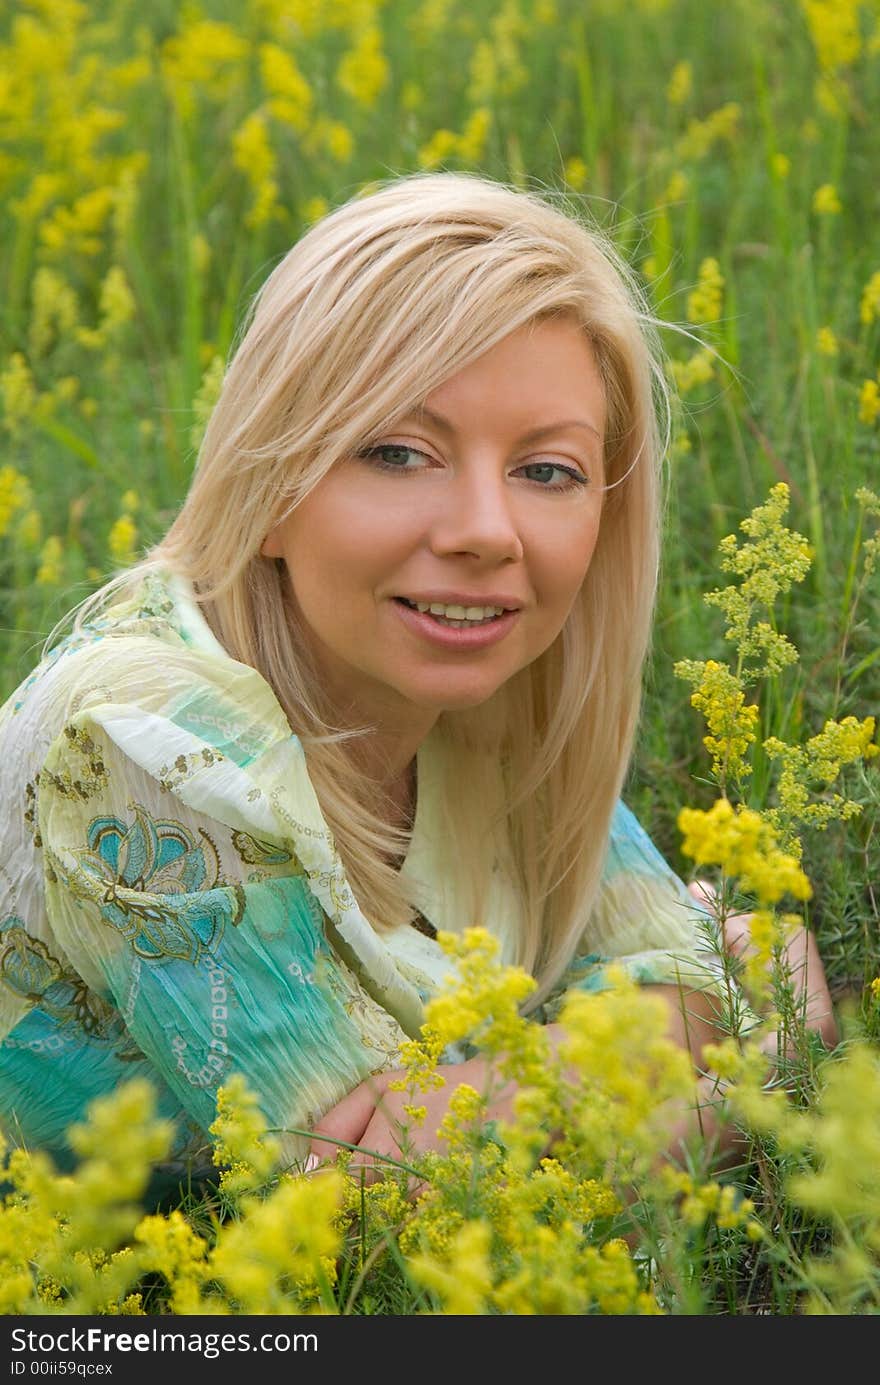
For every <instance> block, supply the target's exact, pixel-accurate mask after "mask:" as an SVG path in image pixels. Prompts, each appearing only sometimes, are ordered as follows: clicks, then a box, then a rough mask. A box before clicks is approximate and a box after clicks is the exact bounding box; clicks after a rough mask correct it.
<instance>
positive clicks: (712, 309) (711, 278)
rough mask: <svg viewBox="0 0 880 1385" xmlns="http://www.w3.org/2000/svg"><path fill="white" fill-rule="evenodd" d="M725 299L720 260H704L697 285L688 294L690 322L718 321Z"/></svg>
mask: <svg viewBox="0 0 880 1385" xmlns="http://www.w3.org/2000/svg"><path fill="white" fill-rule="evenodd" d="M723 301H724V276H723V275H722V273H721V270H720V268H719V265H718V261H717V260H715V259H712V258H711V257H709V258H708V259H705V260H703V262H702V263H701V265H700V269H699V273H698V275H697V286H696V288H695V289H693V290H692V291H691V292H690V293H689V294H688V300H687V317H688V322H697V323H699V322H717V321H718V319H719V318H720V316H721V306H722V303H723Z"/></svg>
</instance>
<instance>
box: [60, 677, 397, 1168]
mask: <svg viewBox="0 0 880 1385" xmlns="http://www.w3.org/2000/svg"><path fill="white" fill-rule="evenodd" d="M179 662H180V661H177V662H176V663H175V661H172V663H171V664H170V665H168V664H167V662H166V665H165V666H164V667H160V668H159V669H158V670H156V671H154V672H153V673H152V674H150V673H149V671H148V670H146V669H144V670H143V673H144V678H145V679H146V680H147V682H149V681H150V679H151V678H152V680H153V682H154V683H158V684H161V685H162V686H161V688H159V687H154V688H153V693H152V695H151V694H150V690H149V689H143V688H142V689H141V691H140V693H139V695H138V697H137V699H136V700H131V701H126V700H121V699H119V697H118V696H117V697H116V698H114V699H112V700H105V701H100V700H96V699H97V698H99V697H100V690H99V689H94V688H93V690H92V693H91V694H90V696H89V697H88V698H87V699H86V700H87V703H88V705H86V706H84V707H81V708H80V710H79V711H76V712H73V713H72V714H70V715H68V716H67V717H66V719H65V722H64V725H63V728H62V730H61V732H60V734H59V735H58V736H57V737H56V739H55V740H54V742H53V743H52V745H51V747H50V749H49V753H48V755H47V756H46V758H45V761H44V764H43V769H42V772H41V775H40V785H39V830H40V835H41V838H42V845H43V855H44V873H45V895H46V911H47V916H48V920H49V923H50V927H51V931H52V934H53V936H54V939H55V941H56V942H57V945H58V948H59V949H60V951H61V952H63V954H64V955H65V956H66V958H67V959H68V961H69V963H70V965H71V967H72V968H73V969H74V971H75V973H76V974H77V975H78V976H79V977H81V978H82V981H83V983H84V985H85V987H86V988H87V989H88V992H89V993H90V994H91V995H92V996H93V997H94V998H95V1001H96V1003H98V1004H102V1003H103V1004H106V1005H108V1006H111V1007H112V1008H113V1009H114V1010H115V1011H116V1012H118V1014H119V1016H120V1017H121V1021H122V1024H123V1025H124V1029H125V1031H126V1034H127V1036H128V1039H129V1041H130V1042H131V1043H132V1044H133V1045H135V1046H136V1048H137V1049H138V1050H140V1052H141V1053H142V1054H143V1055H144V1056H145V1057H146V1059H147V1060H148V1061H149V1064H150V1065H151V1066H152V1069H153V1070H154V1071H155V1073H156V1074H157V1075H158V1077H159V1079H160V1080H161V1082H162V1084H164V1086H165V1087H166V1088H167V1089H170V1091H171V1092H172V1093H173V1094H174V1097H175V1098H176V1100H177V1101H178V1102H179V1103H180V1107H181V1108H182V1111H183V1112H184V1113H186V1115H187V1116H188V1117H190V1118H191V1120H192V1121H194V1122H195V1124H196V1125H197V1126H198V1127H200V1128H201V1129H203V1130H204V1129H206V1128H207V1126H208V1125H209V1124H210V1123H211V1122H212V1120H213V1119H214V1116H215V1113H216V1096H217V1088H218V1086H219V1085H221V1084H222V1083H223V1082H225V1081H226V1080H227V1079H228V1078H229V1076H230V1075H231V1074H232V1073H233V1072H235V1073H240V1074H242V1075H243V1076H244V1078H245V1079H246V1081H247V1083H248V1085H249V1086H250V1087H251V1089H252V1090H253V1091H254V1092H255V1093H256V1094H257V1096H258V1098H259V1101H260V1104H261V1106H262V1109H263V1112H264V1114H265V1116H266V1118H267V1120H268V1122H269V1125H270V1126H271V1127H272V1128H274V1129H278V1130H280V1131H281V1132H285V1131H288V1132H289V1131H291V1130H293V1129H299V1130H307V1129H309V1128H310V1127H311V1126H312V1125H313V1124H314V1123H315V1121H316V1120H317V1119H318V1118H319V1117H320V1116H321V1115H322V1114H323V1113H324V1111H326V1110H327V1109H328V1108H329V1107H330V1106H332V1105H334V1104H335V1103H336V1102H337V1101H338V1100H340V1099H341V1097H342V1096H344V1095H345V1094H346V1093H347V1092H348V1091H350V1090H351V1089H352V1088H353V1087H354V1086H356V1085H357V1083H358V1082H359V1081H361V1080H362V1079H363V1078H364V1077H365V1076H366V1075H367V1074H368V1073H369V1072H370V1071H375V1070H378V1069H380V1068H383V1067H387V1066H392V1065H393V1064H394V1062H395V1059H396V1055H397V1051H398V1047H399V1044H400V1042H401V1040H402V1039H403V1037H404V1035H405V1030H404V1028H402V1027H401V1026H402V1024H403V1025H406V1026H407V1028H411V1027H412V1024H413V1022H414V1021H413V1019H412V1017H411V1016H408V1014H407V1005H408V1003H409V1000H410V997H409V996H408V995H407V994H406V988H405V986H404V987H403V991H402V992H401V990H400V985H399V978H396V973H392V971H388V970H386V971H384V972H383V970H382V964H383V962H384V961H385V959H384V958H383V956H382V954H381V945H380V944H375V942H374V941H370V939H369V938H368V939H367V942H366V943H365V947H366V951H367V954H369V949H370V948H371V947H374V945H376V946H379V948H380V951H379V953H378V954H377V956H371V955H367V956H366V959H365V960H364V957H363V956H362V953H363V951H364V949H363V948H361V949H360V950H359V948H358V942H359V941H363V939H362V937H361V933H360V932H359V929H360V928H361V925H363V926H364V929H366V928H367V927H368V926H367V925H366V924H365V921H364V920H363V919H362V918H360V917H359V915H358V911H357V909H356V906H355V905H354V903H353V900H352V899H351V898H350V897H349V893H350V892H349V893H347V890H346V885H345V880H344V877H343V875H342V872H341V868H340V866H339V860H338V856H336V854H335V852H334V850H333V846H332V841H331V839H330V834H329V832H328V831H327V829H326V827H325V826H324V824H323V819H322V818H321V817H320V814H319V812H318V810H317V804H316V802H315V801H314V797H313V791H312V790H311V785H310V782H309V780H308V776H307V775H306V773H305V766H304V758H303V755H302V750H301V747H300V745H299V742H298V740H297V738H296V737H294V736H291V735H290V734H289V728H286V734H285V733H284V732H283V731H282V730H281V728H278V727H276V728H275V730H276V731H277V732H279V733H280V734H278V735H277V736H273V735H267V734H266V725H265V722H264V723H263V724H262V725H261V723H260V721H259V717H258V716H257V715H255V709H254V708H253V706H251V707H248V706H247V704H246V702H243V701H242V699H241V698H238V697H236V695H235V689H230V688H228V687H227V688H226V689H218V688H217V687H216V686H212V685H211V682H210V679H204V678H196V677H193V674H194V672H195V671H196V670H195V669H194V667H193V662H194V663H195V665H198V662H199V661H198V659H197V658H196V659H194V660H192V659H191V660H190V662H189V666H188V667H187V668H186V669H185V670H184V674H185V676H184V677H183V678H182V679H181V677H180V674H181V669H180V666H179ZM117 666H118V661H117ZM204 672H205V670H204V669H201V673H204ZM251 672H252V671H251ZM248 686H249V687H250V688H251V691H253V688H254V685H253V684H252V683H251V684H249V685H248ZM117 692H118V690H117ZM258 711H259V709H257V712H258ZM285 726H286V724H285ZM324 905H326V911H325V908H324ZM327 915H329V916H330V918H331V920H332V924H331V926H332V927H334V928H335V930H336V933H335V936H336V938H337V941H339V940H341V945H342V946H343V947H346V946H347V949H348V950H347V955H346V961H348V960H349V958H350V959H351V962H350V964H349V965H346V963H344V962H343V961H342V960H341V958H340V955H339V951H338V949H333V948H331V947H330V946H329V944H328V941H327V936H326V932H327V930H326V927H325V924H326V916H327ZM364 936H367V935H366V934H364ZM346 940H348V942H347V943H346ZM361 963H363V965H362V966H361ZM359 970H360V972H361V975H360V976H359V975H358V974H357V973H358V971H359ZM364 977H367V978H368V986H365V985H364V984H362V981H363V978H364ZM395 986H397V990H396V991H395ZM380 1002H386V1003H380ZM282 1145H283V1148H284V1150H285V1153H286V1154H287V1155H288V1157H290V1158H297V1157H301V1155H302V1154H303V1153H304V1152H305V1149H306V1147H307V1139H306V1138H305V1137H304V1136H302V1135H299V1136H298V1135H295V1134H289V1135H288V1136H287V1137H286V1138H283V1139H282Z"/></svg>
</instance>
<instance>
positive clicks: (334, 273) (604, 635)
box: [84, 173, 668, 1003]
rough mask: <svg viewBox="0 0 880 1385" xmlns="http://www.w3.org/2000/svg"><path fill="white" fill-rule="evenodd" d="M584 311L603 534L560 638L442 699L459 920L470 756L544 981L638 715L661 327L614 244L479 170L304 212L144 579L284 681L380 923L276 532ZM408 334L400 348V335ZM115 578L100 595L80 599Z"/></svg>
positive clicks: (598, 850) (589, 875)
mask: <svg viewBox="0 0 880 1385" xmlns="http://www.w3.org/2000/svg"><path fill="white" fill-rule="evenodd" d="M559 314H565V315H568V316H573V317H574V318H576V319H577V321H578V322H579V323H580V325H581V326H582V328H583V331H584V332H585V334H586V336H587V338H588V340H589V342H590V345H591V347H592V350H593V352H594V355H595V358H596V361H597V364H598V367H599V370H600V372H601V376H602V379H603V383H604V386H605V391H606V400H607V430H606V439H605V468H606V485H607V494H606V496H605V499H604V505H603V514H602V522H601V525H600V529H599V538H598V543H597V546H596V550H595V554H594V556H593V559H592V563H591V566H590V568H589V572H588V575H587V578H586V580H585V582H584V585H583V588H582V590H581V592H580V595H579V598H578V600H577V601H576V603H575V605H574V607H573V609H572V611H571V613H570V615H569V617H568V620H567V622H566V624H565V626H564V628H563V630H562V632H561V634H560V636H559V637H558V638H557V639H556V640H555V641H554V643H553V644H552V645H551V647H550V648H549V649H548V650H547V651H546V652H545V653H544V654H543V655H542V656H541V657H540V658H538V659H537V660H536V661H535V662H534V663H533V664H531V665H530V666H529V667H527V668H525V669H523V670H521V671H520V672H519V673H518V674H517V675H516V676H515V677H514V678H513V679H511V680H510V681H509V682H508V683H507V684H506V685H505V686H503V687H501V688H500V689H499V690H498V691H497V692H496V693H495V694H494V695H493V696H492V697H491V698H490V699H489V701H488V702H486V703H484V704H483V705H482V706H480V707H477V708H472V709H469V710H467V711H457V712H448V713H444V714H443V715H442V716H441V718H440V720H439V722H438V724H437V728H436V733H437V734H438V735H440V736H442V737H443V739H444V741H445V746H446V749H447V751H448V753H447V754H446V755H445V756H444V757H443V758H444V763H445V765H446V770H445V775H446V778H445V782H443V783H442V784H441V785H440V789H439V793H440V811H441V814H442V820H443V821H444V822H445V827H446V831H445V837H444V850H445V851H446V853H447V859H446V865H447V867H448V869H449V870H450V871H451V872H454V874H455V878H456V881H457V889H458V890H459V892H460V898H461V901H462V924H463V925H466V924H470V923H479V922H480V921H481V918H482V911H483V900H484V899H485V892H486V889H487V886H488V875H489V872H490V870H491V866H492V862H491V860H487V858H486V855H485V852H484V850H482V849H481V843H483V842H485V840H486V833H487V827H488V826H491V824H487V823H486V820H485V818H486V813H487V812H488V811H489V806H488V805H487V804H486V803H485V802H484V801H483V798H482V795H483V791H484V790H483V777H482V776H481V775H480V774H474V773H471V774H469V773H468V767H469V764H470V765H471V766H472V765H473V758H472V757H473V754H474V752H475V751H479V750H484V751H488V752H490V753H492V754H493V755H495V756H497V757H498V759H499V761H500V763H501V765H502V766H503V772H504V776H505V783H506V788H507V801H506V804H505V807H504V809H503V815H504V818H505V819H506V822H505V824H504V825H505V828H506V831H507V833H508V836H509V841H510V843H511V846H512V851H513V857H514V859H515V862H516V869H517V872H518V877H519V878H518V881H517V884H518V887H519V889H520V891H521V895H522V902H523V918H524V920H525V922H524V926H523V929H522V936H521V937H520V938H519V948H518V956H517V958H516V960H517V961H518V962H519V963H521V964H522V965H523V966H524V967H526V968H527V969H528V970H530V971H531V972H532V973H533V974H534V975H535V976H536V978H537V979H538V982H539V990H538V992H537V994H536V995H535V996H534V997H533V999H532V1003H537V1002H538V1001H539V1000H540V999H541V998H543V997H544V996H545V995H546V993H547V992H548V990H549V989H550V988H551V986H552V985H553V983H554V981H555V980H556V979H557V978H558V977H559V975H560V973H561V971H562V970H563V968H564V967H565V965H566V964H567V962H568V961H569V960H570V958H571V956H572V955H573V953H574V951H575V948H576V947H577V945H578V942H579V941H580V940H581V938H582V935H584V934H585V932H586V936H587V946H589V945H590V931H589V928H590V919H591V914H592V910H593V904H594V901H595V898H596V894H597V890H598V886H599V882H600V877H601V868H602V862H603V857H604V855H605V851H606V848H607V842H608V836H609V830H610V823H611V817H612V813H613V811H614V807H615V804H616V801H617V799H618V797H619V795H620V793H621V790H622V786H623V783H624V779H625V776H626V773H627V769H628V766H629V762H630V758H631V754H632V747H633V738H634V734H635V730H636V725H637V722H638V717H639V708H640V698H641V684H642V669H643V664H644V660H645V657H646V654H647V650H648V645H649V640H650V632H651V623H652V616H653V607H654V601H655V593H656V585H657V572H658V561H659V532H660V512H661V498H660V497H661V490H660V484H659V481H660V459H661V456H662V453H663V445H664V440H663V439H662V438H661V429H660V421H661V420H662V419H663V418H664V417H665V418H666V419H667V420H668V400H667V398H666V393H665V387H664V384H663V380H664V375H663V370H662V365H661V353H660V348H659V344H658V340H657V333H656V323H655V320H654V319H653V318H652V317H651V315H650V313H649V312H648V309H647V307H646V304H645V303H644V301H643V297H642V295H641V291H640V289H639V288H638V286H637V284H636V282H635V279H634V277H633V275H632V273H631V271H630V270H629V269H628V268H627V266H626V264H625V263H624V262H623V261H622V260H621V258H620V257H619V256H618V255H617V254H616V252H615V251H614V249H613V247H612V246H611V244H610V243H609V242H608V240H607V239H606V238H605V237H604V236H603V235H602V234H601V233H600V232H599V231H598V230H596V229H594V228H588V227H587V226H586V225H585V224H583V222H582V220H581V219H580V217H579V216H578V215H575V214H574V213H573V212H571V211H570V210H557V208H556V207H554V206H553V205H551V203H550V201H549V200H548V199H547V198H546V197H545V196H543V195H538V194H535V193H531V192H523V191H521V190H518V189H515V188H513V187H510V186H508V185H506V184H503V183H500V182H494V181H491V180H489V179H486V178H483V177H480V176H477V175H474V174H458V173H456V174H452V173H430V174H413V175H407V176H402V177H395V178H393V179H390V180H388V181H387V182H386V183H384V184H382V185H380V186H379V187H378V188H375V190H373V191H371V192H370V193H369V194H368V195H365V196H355V197H353V198H352V199H350V200H349V201H347V202H346V203H344V204H343V205H342V206H340V207H339V208H337V209H336V210H335V211H333V212H331V213H330V214H329V215H327V216H326V217H325V218H324V219H323V220H321V221H319V222H318V223H317V224H315V225H314V226H313V227H312V228H311V229H310V230H309V231H308V232H307V233H306V234H305V235H304V236H303V237H302V239H301V240H299V241H298V242H297V243H296V244H295V245H294V246H293V248H292V249H291V250H290V251H289V252H288V254H287V255H285V257H284V258H283V259H282V260H281V262H280V263H279V264H278V265H277V267H276V268H275V269H274V270H273V271H272V273H271V274H270V275H269V277H268V279H267V280H266V282H265V284H264V285H263V287H262V289H261V290H260V292H259V293H258V294H257V296H256V298H255V300H254V302H253V304H252V306H251V310H250V312H249V314H248V316H247V319H246V321H245V323H244V324H243V327H242V332H241V334H240V338H239V344H238V346H237V349H236V350H235V351H234V354H233V355H232V358H231V360H230V363H229V366H228V369H227V371H226V374H225V378H224V381H223V385H222V389H221V393H220V397H219V400H218V402H217V404H216V406H215V408H214V410H213V412H212V415H211V417H210V419H209V422H208V426H207V429H206V431H205V435H204V438H203V441H202V445H201V449H200V453H199V457H198V464H197V468H196V471H195V475H194V477H193V480H192V484H191V486H190V489H189V493H188V495H187V497H186V499H185V501H184V503H183V505H182V507H181V509H180V511H179V513H178V515H177V517H176V519H175V520H174V522H173V523H172V525H171V527H170V528H169V530H168V531H167V533H166V534H165V536H164V537H163V538H162V539H161V541H160V542H159V543H158V544H157V545H155V547H154V548H153V549H152V550H151V551H150V552H149V553H148V554H147V556H146V558H145V559H144V561H143V562H141V563H139V564H138V565H137V566H136V567H135V568H133V569H130V570H129V571H128V573H127V575H125V576H126V578H127V579H132V580H133V579H134V578H135V577H137V576H138V574H140V573H143V572H144V571H146V570H148V569H151V568H156V567H163V568H166V569H171V570H172V571H174V572H177V573H179V574H181V575H182V576H183V577H185V578H187V579H189V581H191V583H192V584H193V587H194V590H195V592H196V594H197V597H198V600H199V601H200V602H201V603H202V606H203V609H204V614H205V616H206V618H207V620H208V622H209V624H210V625H211V628H212V629H213V631H214V633H215V635H216V636H217V638H218V639H219V640H220V642H221V643H222V644H223V646H224V647H225V649H226V650H227V651H228V653H229V654H230V655H231V656H232V657H233V658H235V659H237V660H240V661H242V662H244V663H246V664H249V665H251V666H252V667H254V668H255V669H257V670H258V671H259V672H260V673H261V674H262V675H263V677H264V678H265V679H266V680H267V681H268V683H269V684H270V685H271V687H272V689H273V690H274V692H275V694H276V696H277V698H278V701H279V702H280V704H281V706H282V707H283V709H284V711H285V713H286V715H287V717H288V720H289V722H290V725H291V727H292V729H293V730H294V731H295V732H296V733H297V734H298V735H299V736H300V738H301V740H302V743H303V746H304V748H305V751H306V755H307V759H308V763H309V772H310V775H311V777H312V780H313V783H314V785H315V789H316V792H317V794H318V798H319V801H320V803H321V806H322V809H323V812H324V814H325V817H326V820H327V822H328V825H329V826H330V828H331V830H332V832H333V834H334V838H335V841H336V845H337V848H338V851H339V854H340V856H341V858H342V861H343V864H344V866H345V868H346V872H347V875H348V879H349V882H350V884H351V886H352V888H353V890H354V892H355V895H356V896H357V898H358V900H359V902H360V904H361V907H362V909H363V911H364V913H365V914H366V915H367V917H368V918H369V919H370V920H371V922H372V923H373V925H374V927H376V929H377V930H380V931H381V930H384V929H386V928H391V927H394V926H397V925H399V924H401V923H403V922H406V921H408V920H410V919H411V918H412V917H413V913H414V901H413V900H412V899H411V898H410V897H409V896H408V893H407V884H406V881H405V879H404V878H403V877H402V876H401V875H400V874H399V873H398V871H397V870H396V869H395V868H394V866H393V865H392V864H390V863H389V861H390V860H393V859H394V857H395V856H399V855H400V853H401V847H402V844H403V843H405V840H406V834H405V833H402V832H401V831H400V830H399V829H393V828H391V827H390V826H388V824H387V822H386V821H385V820H384V819H383V813H382V806H383V805H382V804H381V803H380V804H379V805H378V806H377V800H376V785H375V782H373V781H371V780H368V779H367V778H366V777H365V776H364V774H363V773H362V772H361V770H360V769H359V768H358V766H357V764H356V756H354V755H353V754H352V752H351V748H350V746H349V745H348V742H349V740H350V737H351V734H352V733H351V732H350V731H348V732H342V731H340V729H339V728H338V727H335V726H334V725H333V721H332V714H331V712H330V709H329V708H328V707H327V706H326V705H325V702H324V698H323V695H322V689H321V685H320V681H319V679H318V677H317V671H316V669H315V668H314V667H313V666H312V665H311V664H310V662H309V660H308V657H307V653H306V649H305V645H304V642H303V641H302V640H301V639H300V638H298V634H297V628H296V620H295V615H294V612H293V610H292V607H291V604H290V601H289V588H288V582H287V578H286V573H285V570H284V567H283V564H282V563H281V562H280V560H276V559H271V558H265V557H262V556H261V554H260V548H261V545H262V543H263V540H264V539H265V537H266V534H267V532H268V531H269V529H270V528H271V527H272V526H273V525H274V524H275V523H277V522H278V521H279V520H280V519H281V518H282V517H283V515H284V514H286V513H288V512H289V511H290V510H291V509H292V508H293V507H295V506H296V505H297V504H298V503H299V501H300V500H301V499H302V498H303V497H304V496H306V495H307V494H308V493H309V491H310V490H311V489H312V488H313V487H314V486H315V485H316V484H317V483H318V482H319V481H320V480H321V478H322V477H323V476H324V475H325V474H326V473H327V472H328V471H329V470H330V468H331V467H332V466H333V465H334V463H336V462H337V461H338V460H340V459H341V458H344V457H346V456H350V455H351V454H352V453H353V452H354V451H355V450H357V448H358V447H361V446H362V445H363V444H364V441H365V440H366V439H367V438H368V437H369V436H374V435H378V434H379V433H380V432H381V431H382V430H384V429H386V428H388V427H389V426H390V425H391V424H392V423H394V422H395V421H396V420H397V419H398V418H399V417H400V416H401V415H402V414H404V413H408V412H410V411H411V410H412V409H413V408H415V407H418V405H419V404H421V403H422V402H423V401H424V400H425V398H426V396H427V395H428V394H430V392H431V391H432V390H433V389H435V388H436V387H437V386H439V385H440V384H441V383H443V382H444V381H445V380H447V379H448V378H449V377H450V376H452V375H453V374H454V373H455V372H457V371H459V370H460V369H462V368H463V367H464V366H466V365H467V364H468V363H469V362H471V361H473V360H475V359H476V358H477V357H479V356H481V355H482V354H483V353H484V352H486V351H488V350H489V349H490V348H491V347H492V346H494V345H495V344H496V343H497V342H500V341H501V340H502V339H503V338H504V337H506V336H507V335H508V333H510V332H512V331H513V330H515V329H516V328H518V327H521V326H523V325H525V324H526V323H529V322H533V321H536V320H539V319H542V318H545V317H548V316H556V315H559ZM402 342H405V343H406V349H405V350H401V349H400V348H401V343H402ZM121 581H122V578H121V577H117V578H116V579H114V580H113V581H112V582H110V583H108V584H107V585H106V586H105V587H104V588H102V590H101V592H98V593H96V594H95V597H93V598H91V599H90V601H89V602H87V603H85V607H84V609H87V610H89V611H90V610H92V609H94V607H95V605H96V604H97V603H100V601H101V600H106V598H107V597H108V596H109V594H110V593H111V591H112V590H113V589H115V588H117V587H118V586H119V584H120V582H121Z"/></svg>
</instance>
